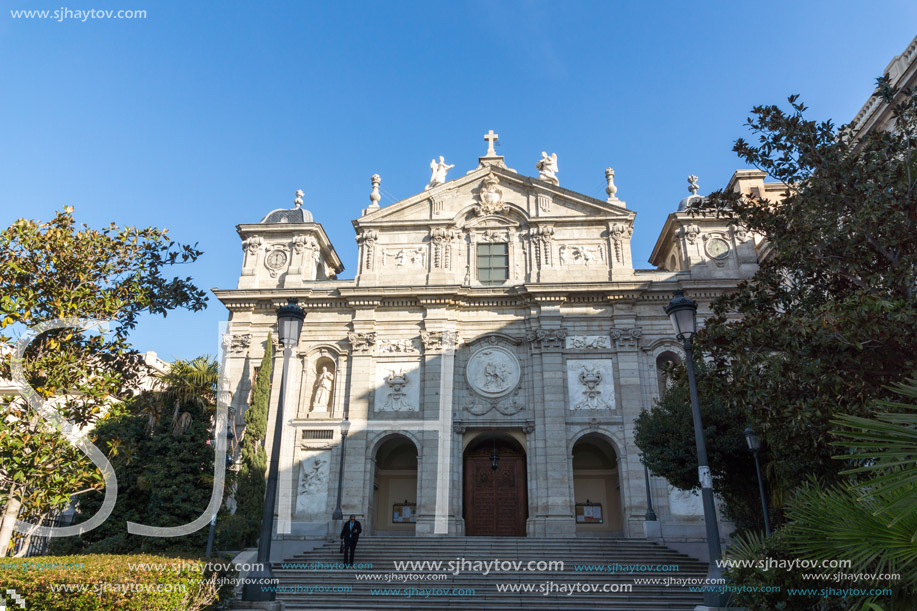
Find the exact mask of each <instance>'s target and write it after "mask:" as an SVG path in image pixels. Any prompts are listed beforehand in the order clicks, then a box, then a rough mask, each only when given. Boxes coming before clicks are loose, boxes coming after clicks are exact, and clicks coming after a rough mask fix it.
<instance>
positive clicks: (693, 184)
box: [688, 174, 700, 195]
mask: <svg viewBox="0 0 917 611" xmlns="http://www.w3.org/2000/svg"><path fill="white" fill-rule="evenodd" d="M688 191H690V192H691V195H697V192H698V191H700V187H698V186H697V176H695V175H694V174H691V175H690V176H688Z"/></svg>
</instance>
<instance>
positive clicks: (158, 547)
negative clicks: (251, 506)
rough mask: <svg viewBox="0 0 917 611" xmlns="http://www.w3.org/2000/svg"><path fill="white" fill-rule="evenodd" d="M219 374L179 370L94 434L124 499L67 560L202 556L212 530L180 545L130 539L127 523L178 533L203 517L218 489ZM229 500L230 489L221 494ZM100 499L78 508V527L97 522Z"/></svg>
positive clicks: (72, 543) (206, 360) (210, 368)
mask: <svg viewBox="0 0 917 611" xmlns="http://www.w3.org/2000/svg"><path fill="white" fill-rule="evenodd" d="M218 378H219V368H218V366H217V363H216V361H215V360H213V359H211V358H210V357H208V356H201V357H198V358H196V359H193V360H191V361H183V360H179V361H176V362H174V363H173V364H172V365H171V367H170V369H169V371H168V372H167V373H165V374H163V375H162V376H161V377H160V378H159V380H157V383H156V385H155V388H154V390H153V391H151V392H146V393H144V394H142V395H141V396H139V397H137V398H136V399H134V400H132V401H129V402H128V403H127V405H126V407H125V409H122V410H119V413H118V414H117V415H116V416H113V417H107V418H105V419H104V420H103V421H102V422H101V423H100V424H99V425H98V427H97V428H96V429H95V431H94V433H95V434H94V443H95V444H96V445H97V446H99V447H103V448H106V449H107V451H108V457H109V460H110V461H111V463H112V465H113V466H114V467H115V472H116V473H117V475H118V486H119V490H118V492H119V494H118V501H117V504H116V505H115V510H114V511H113V512H112V516H111V518H109V520H108V521H106V522H105V524H103V525H102V526H100V527H99V528H97V529H95V530H92V531H89V532H88V533H86V534H85V535H83V536H81V537H80V538H79V539H78V540H76V539H73V540H69V541H66V542H65V543H64V544H63V545H62V546H61V547H59V548H58V550H57V551H61V552H66V553H127V552H137V551H142V552H149V553H154V552H164V551H189V552H198V553H200V552H201V551H202V550H203V548H204V542H205V541H206V537H207V530H206V529H202V530H199V531H197V532H195V533H193V534H190V535H187V536H183V537H167V538H160V537H142V536H137V535H130V534H128V533H127V525H126V523H127V522H128V521H132V522H138V523H141V524H149V525H151V526H178V525H180V524H187V523H188V522H191V521H192V520H194V519H196V518H197V517H198V516H200V515H201V513H202V512H203V511H204V509H206V507H207V503H208V502H209V501H210V494H211V489H212V486H213V460H214V448H213V445H212V443H211V440H212V439H213V423H214V420H215V419H214V414H215V408H216V388H217V382H218ZM224 494H225V489H224ZM101 503H102V495H101V494H93V495H87V496H86V497H84V498H82V499H81V500H80V503H79V504H78V506H77V509H78V512H77V518H76V520H75V522H76V523H79V522H81V521H83V520H84V519H87V518H88V517H90V516H92V515H93V514H95V513H96V512H97V511H98V509H99V506H100V505H101Z"/></svg>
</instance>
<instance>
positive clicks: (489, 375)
mask: <svg viewBox="0 0 917 611" xmlns="http://www.w3.org/2000/svg"><path fill="white" fill-rule="evenodd" d="M521 379H522V366H521V364H520V363H519V359H518V357H517V356H516V354H515V352H514V351H513V349H512V346H511V345H509V344H507V343H504V342H502V341H501V340H499V339H497V338H496V337H493V336H491V337H489V338H486V339H485V340H484V341H481V342H478V343H476V344H475V345H474V346H472V348H471V354H470V355H469V356H468V360H467V362H466V363H465V381H466V383H467V384H468V399H467V401H466V403H465V410H466V411H468V412H469V413H471V414H473V415H475V416H483V415H484V414H487V413H489V412H490V411H491V410H496V411H497V412H498V413H500V414H503V415H504V416H510V415H513V414H517V413H519V412H520V411H522V410H523V409H525V403H524V396H523V391H522V388H521V387H520V381H521Z"/></svg>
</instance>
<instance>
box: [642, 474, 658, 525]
mask: <svg viewBox="0 0 917 611" xmlns="http://www.w3.org/2000/svg"><path fill="white" fill-rule="evenodd" d="M643 476H644V477H645V478H646V516H644V517H645V519H646V521H647V522H655V521H656V512H655V511H653V495H652V494H651V493H650V470H649V468H647V466H646V463H643Z"/></svg>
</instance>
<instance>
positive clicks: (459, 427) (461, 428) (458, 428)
mask: <svg viewBox="0 0 917 611" xmlns="http://www.w3.org/2000/svg"><path fill="white" fill-rule="evenodd" d="M467 430H468V427H467V426H465V425H464V424H459V423H457V422H456V423H453V425H452V431H453V432H455V433H457V434H458V435H463V434H464V433H465V431H467Z"/></svg>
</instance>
